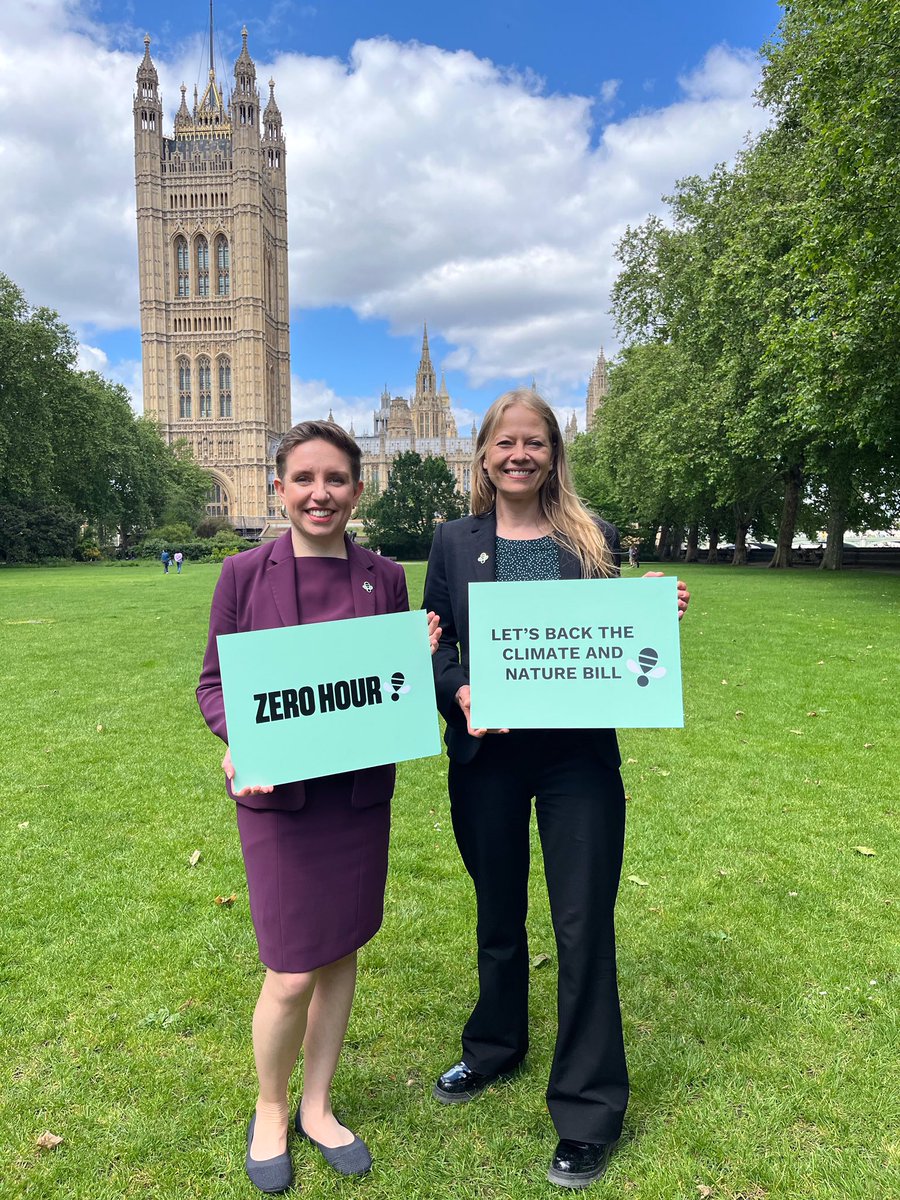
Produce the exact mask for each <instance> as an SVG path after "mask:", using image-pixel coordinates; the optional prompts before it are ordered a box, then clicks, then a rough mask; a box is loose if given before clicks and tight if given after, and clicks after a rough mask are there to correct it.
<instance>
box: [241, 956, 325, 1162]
mask: <svg viewBox="0 0 900 1200" xmlns="http://www.w3.org/2000/svg"><path fill="white" fill-rule="evenodd" d="M322 969H324V970H328V969H329V968H328V967H325V968H322ZM318 975H319V971H308V972H305V973H303V974H299V975H292V974H287V973H283V972H280V971H272V970H267V971H266V978H265V980H264V981H263V985H262V991H261V992H260V993H259V1000H258V1001H257V1003H256V1010H255V1012H254V1013H253V1055H254V1058H255V1060H256V1074H257V1076H258V1077H259V1099H258V1100H257V1103H256V1128H255V1130H254V1134H253V1145H252V1146H251V1147H250V1156H251V1158H254V1159H256V1160H257V1161H261V1160H265V1159H267V1158H275V1157H276V1156H277V1155H279V1154H284V1152H285V1150H286V1149H287V1131H288V1120H289V1119H290V1113H289V1111H288V1095H287V1090H288V1081H289V1080H290V1077H291V1072H292V1071H293V1069H294V1065H295V1064H296V1062H297V1056H298V1055H299V1053H300V1047H301V1045H302V1044H303V1038H304V1035H305V1033H306V1019H307V1012H308V1011H309V1009H310V1007H311V1005H310V1001H311V1000H312V997H313V992H314V990H315V989H316V982H317V977H318Z"/></svg>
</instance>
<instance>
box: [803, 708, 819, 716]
mask: <svg viewBox="0 0 900 1200" xmlns="http://www.w3.org/2000/svg"><path fill="white" fill-rule="evenodd" d="M806 715H807V716H808V717H817V716H818V715H819V714H818V713H817V712H816V711H815V709H813V711H812V712H808V713H807V714H806Z"/></svg>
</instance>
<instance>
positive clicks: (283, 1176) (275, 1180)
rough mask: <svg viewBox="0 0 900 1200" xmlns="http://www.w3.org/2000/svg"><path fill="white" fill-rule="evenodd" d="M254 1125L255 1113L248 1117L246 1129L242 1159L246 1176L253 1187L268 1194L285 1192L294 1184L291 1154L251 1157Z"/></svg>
mask: <svg viewBox="0 0 900 1200" xmlns="http://www.w3.org/2000/svg"><path fill="white" fill-rule="evenodd" d="M255 1127H256V1113H255V1112H254V1114H253V1116H252V1117H251V1118H250V1126H249V1128H248V1129H247V1157H246V1158H245V1159H244V1170H245V1171H246V1172H247V1178H248V1179H249V1180H250V1182H251V1183H252V1184H253V1186H254V1187H257V1188H259V1190H260V1191H261V1192H266V1193H268V1194H269V1195H277V1194H278V1193H279V1192H286V1191H288V1190H289V1189H290V1188H292V1187H293V1186H294V1168H293V1167H292V1166H291V1156H290V1154H288V1153H287V1151H285V1153H284V1154H277V1155H276V1156H275V1158H263V1159H258V1158H251V1157H250V1147H251V1146H252V1144H253V1130H254V1129H255Z"/></svg>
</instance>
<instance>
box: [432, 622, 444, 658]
mask: <svg viewBox="0 0 900 1200" xmlns="http://www.w3.org/2000/svg"><path fill="white" fill-rule="evenodd" d="M443 632H444V631H443V629H441V618H440V617H439V616H438V615H437V613H436V612H430V613H429V614H428V645H429V646H430V647H431V653H432V654H434V652H435V650H437V646H438V642H439V641H440V640H441V634H442V633H443Z"/></svg>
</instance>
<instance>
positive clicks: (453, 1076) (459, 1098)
mask: <svg viewBox="0 0 900 1200" xmlns="http://www.w3.org/2000/svg"><path fill="white" fill-rule="evenodd" d="M508 1074H509V1072H497V1073H496V1074H494V1075H482V1074H481V1073H480V1072H479V1071H473V1070H472V1068H471V1067H470V1066H469V1065H468V1064H467V1063H466V1062H458V1063H454V1064H453V1066H452V1067H448V1068H447V1070H446V1071H445V1072H444V1073H443V1075H442V1076H441V1077H440V1079H439V1080H438V1081H437V1083H436V1084H435V1085H434V1089H433V1091H432V1093H431V1094H432V1096H434V1098H435V1100H440V1102H441V1104H467V1103H468V1101H469V1100H474V1099H475V1097H476V1096H480V1095H481V1093H482V1092H483V1091H484V1089H485V1088H489V1087H490V1086H491V1084H492V1083H496V1082H497V1081H498V1080H500V1079H506V1078H507V1077H508Z"/></svg>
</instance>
